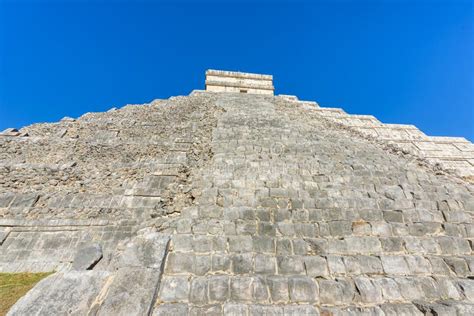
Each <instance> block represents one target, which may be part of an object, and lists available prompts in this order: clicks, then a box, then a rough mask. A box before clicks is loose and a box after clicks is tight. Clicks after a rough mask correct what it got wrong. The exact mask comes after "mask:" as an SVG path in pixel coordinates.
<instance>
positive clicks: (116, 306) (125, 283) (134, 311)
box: [97, 268, 161, 316]
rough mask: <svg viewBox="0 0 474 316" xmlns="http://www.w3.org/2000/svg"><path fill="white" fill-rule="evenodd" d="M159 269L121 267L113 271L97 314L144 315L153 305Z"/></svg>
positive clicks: (159, 273) (158, 279)
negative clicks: (113, 273) (110, 281)
mask: <svg viewBox="0 0 474 316" xmlns="http://www.w3.org/2000/svg"><path fill="white" fill-rule="evenodd" d="M160 277H161V271H160V270H156V269H144V268H122V269H119V270H118V271H117V272H115V275H114V278H113V280H112V284H111V285H110V286H109V288H108V289H107V295H106V297H105V298H104V299H103V302H102V304H100V307H98V312H97V315H104V316H105V315H124V316H125V315H146V314H148V313H149V312H150V311H151V310H152V307H153V305H154V303H155V302H154V294H155V292H157V291H158V289H157V287H158V286H159V281H160Z"/></svg>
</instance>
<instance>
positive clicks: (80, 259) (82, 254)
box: [71, 244, 103, 271]
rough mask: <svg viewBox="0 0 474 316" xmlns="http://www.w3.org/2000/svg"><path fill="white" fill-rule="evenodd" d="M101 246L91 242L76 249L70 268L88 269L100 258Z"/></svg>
mask: <svg viewBox="0 0 474 316" xmlns="http://www.w3.org/2000/svg"><path fill="white" fill-rule="evenodd" d="M102 256H103V254H102V246H101V245H99V244H93V245H90V246H88V247H84V248H81V249H79V250H78V251H77V253H76V255H75V256H74V260H73V262H72V267H71V269H72V270H77V271H80V270H89V269H92V268H93V267H94V265H96V264H97V262H99V260H100V259H102Z"/></svg>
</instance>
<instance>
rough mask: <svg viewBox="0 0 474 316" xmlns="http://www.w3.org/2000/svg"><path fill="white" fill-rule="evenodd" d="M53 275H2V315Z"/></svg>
mask: <svg viewBox="0 0 474 316" xmlns="http://www.w3.org/2000/svg"><path fill="white" fill-rule="evenodd" d="M51 273H52V272H47V273H0V315H5V314H6V313H7V312H8V310H9V309H10V307H12V306H13V304H15V303H16V301H18V300H19V299H20V297H22V296H23V295H25V294H26V292H28V291H29V290H30V289H31V288H32V287H33V286H34V285H35V284H36V283H38V282H39V281H40V280H41V279H43V278H45V277H47V276H48V275H50V274H51Z"/></svg>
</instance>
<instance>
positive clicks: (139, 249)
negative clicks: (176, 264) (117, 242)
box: [112, 233, 170, 269]
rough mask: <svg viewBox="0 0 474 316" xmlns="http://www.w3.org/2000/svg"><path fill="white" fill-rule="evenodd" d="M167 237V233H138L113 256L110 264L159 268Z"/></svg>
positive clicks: (163, 255) (166, 244) (165, 248)
mask: <svg viewBox="0 0 474 316" xmlns="http://www.w3.org/2000/svg"><path fill="white" fill-rule="evenodd" d="M169 239H170V238H169V236H168V235H164V234H159V233H148V234H145V235H138V236H137V237H135V238H134V239H133V240H132V241H131V242H129V243H127V244H126V245H125V247H124V249H123V251H122V252H121V253H119V254H118V255H116V256H115V257H114V259H113V263H112V264H113V265H114V266H117V267H146V268H154V269H161V266H162V264H163V260H164V257H165V254H166V251H167V247H168V242H169Z"/></svg>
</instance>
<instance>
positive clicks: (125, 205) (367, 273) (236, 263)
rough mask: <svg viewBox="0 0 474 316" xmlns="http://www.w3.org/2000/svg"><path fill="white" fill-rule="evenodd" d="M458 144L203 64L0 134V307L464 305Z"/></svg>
mask: <svg viewBox="0 0 474 316" xmlns="http://www.w3.org/2000/svg"><path fill="white" fill-rule="evenodd" d="M473 179H474V146H473V144H471V143H470V142H469V141H467V140H466V139H464V138H451V137H430V136H427V135H425V134H424V133H423V132H421V131H420V130H418V129H417V128H416V127H414V126H411V125H395V124H384V123H381V122H380V121H378V120H377V119H376V118H374V117H373V116H367V115H351V114H347V113H346V112H344V111H343V110H342V109H335V108H325V107H320V106H319V105H318V104H317V103H315V102H308V101H299V100H298V98H297V97H295V96H288V95H280V96H274V95H273V78H272V77H271V76H264V75H254V74H244V73H231V72H222V71H208V72H207V73H206V90H205V91H194V92H193V93H191V95H189V96H184V97H172V98H170V99H167V100H155V101H153V102H151V103H149V104H143V105H127V106H125V107H122V108H120V109H115V108H114V109H111V110H109V111H107V112H105V113H86V114H84V115H83V116H81V117H80V118H78V119H72V118H65V119H63V120H61V121H60V122H57V123H52V124H51V123H47V124H34V125H31V126H27V127H24V128H21V129H20V130H14V129H9V130H7V131H5V132H4V133H3V134H2V135H1V136H0V272H25V271H26V272H50V271H55V273H54V274H52V275H51V276H49V277H47V278H45V279H43V280H42V281H40V282H39V283H38V284H37V285H36V286H35V287H34V288H33V289H32V290H30V291H29V292H28V293H27V294H26V295H25V296H24V297H22V298H21V299H20V300H19V301H18V302H17V303H16V304H15V305H14V306H13V307H12V308H11V310H10V311H9V315H221V314H226V315H355V314H364V315H372V314H374V315H421V314H426V315H456V314H457V315H473V314H474V280H473V278H474V257H473V252H472V251H473V247H474V245H473V242H474V224H473V215H474V194H473V192H474V186H473V184H472V181H473Z"/></svg>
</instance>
